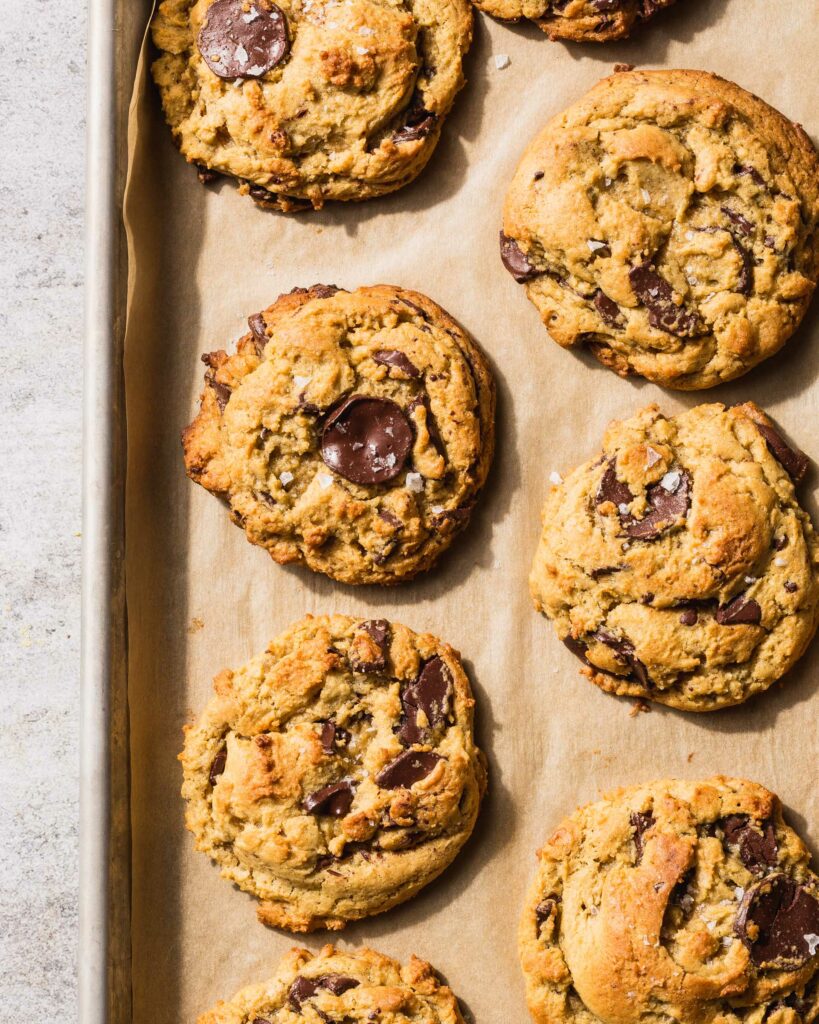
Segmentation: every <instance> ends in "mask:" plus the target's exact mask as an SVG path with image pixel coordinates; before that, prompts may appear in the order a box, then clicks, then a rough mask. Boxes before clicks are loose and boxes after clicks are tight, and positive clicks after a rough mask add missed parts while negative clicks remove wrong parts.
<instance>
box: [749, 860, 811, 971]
mask: <svg viewBox="0 0 819 1024" xmlns="http://www.w3.org/2000/svg"><path fill="white" fill-rule="evenodd" d="M734 932H735V933H736V934H737V936H738V937H739V938H740V939H741V940H742V942H743V943H744V944H745V946H746V947H747V948H748V951H749V953H750V955H751V960H753V962H754V963H755V964H756V965H757V966H758V967H763V968H765V967H768V968H770V967H776V968H785V969H791V970H792V969H796V968H798V967H801V966H802V964H804V963H806V962H807V961H808V960H809V959H810V957H811V954H810V945H809V943H808V939H807V936H808V935H816V934H819V900H817V899H816V897H815V896H813V895H812V894H811V893H809V892H808V890H807V889H806V888H805V887H804V886H803V885H800V884H799V883H798V882H795V881H794V880H793V879H791V878H788V877H787V875H783V874H779V873H777V874H773V875H768V877H767V878H763V879H762V880H761V881H759V882H755V883H754V885H752V886H751V887H750V888H749V889H748V890H747V891H746V893H745V895H744V896H743V897H742V902H741V903H740V905H739V911H738V913H737V918H736V921H735V922H734Z"/></svg>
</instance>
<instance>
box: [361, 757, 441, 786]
mask: <svg viewBox="0 0 819 1024" xmlns="http://www.w3.org/2000/svg"><path fill="white" fill-rule="evenodd" d="M440 760H442V758H441V757H440V755H438V754H434V753H433V752H432V751H431V750H406V751H404V753H403V754H399V755H398V757H396V758H395V760H394V761H390V763H389V764H388V765H387V766H386V767H384V768H382V769H381V771H380V772H379V773H378V775H376V777H375V781H376V784H377V785H379V786H380V787H381V788H382V789H409V787H410V786H412V785H413V783H415V782H420V781H421V779H425V778H426V777H427V775H429V773H430V772H431V771H432V770H433V768H434V767H435V765H436V764H438V762H439V761H440Z"/></svg>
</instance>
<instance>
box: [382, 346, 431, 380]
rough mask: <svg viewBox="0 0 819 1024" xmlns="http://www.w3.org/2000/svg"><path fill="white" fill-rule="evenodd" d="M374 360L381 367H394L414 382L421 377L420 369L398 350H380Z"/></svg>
mask: <svg viewBox="0 0 819 1024" xmlns="http://www.w3.org/2000/svg"><path fill="white" fill-rule="evenodd" d="M373 360H374V361H375V362H376V363H379V364H380V365H381V366H394V367H395V368H396V369H398V370H401V371H402V373H405V374H406V375H407V376H408V377H412V378H413V379H414V380H417V379H418V378H419V377H420V376H421V371H420V370H419V369H418V367H417V366H415V365H414V364H413V363H411V362H410V360H409V359H408V357H407V356H406V355H405V354H404V353H403V352H399V351H398V350H397V349H384V348H382V349H379V351H378V352H374V353H373Z"/></svg>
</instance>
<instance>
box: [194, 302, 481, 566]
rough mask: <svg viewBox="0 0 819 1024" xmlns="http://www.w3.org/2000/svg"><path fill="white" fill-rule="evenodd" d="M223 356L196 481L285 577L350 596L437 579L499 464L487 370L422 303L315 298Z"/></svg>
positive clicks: (275, 309)
mask: <svg viewBox="0 0 819 1024" xmlns="http://www.w3.org/2000/svg"><path fill="white" fill-rule="evenodd" d="M249 322H250V328H251V330H250V333H248V334H246V335H245V336H244V337H243V338H242V339H241V340H240V341H239V343H238V350H237V352H236V354H235V355H231V356H228V355H227V354H226V353H225V352H213V353H211V354H209V355H207V356H205V357H204V358H205V361H206V363H207V365H208V370H207V373H206V385H205V389H204V392H203V394H202V403H201V409H200V412H199V414H198V416H197V417H196V419H195V420H194V422H193V423H192V424H191V425H190V426H189V427H188V428H187V430H186V431H185V432H184V437H183V444H184V452H185V465H186V467H187V471H188V475H189V476H190V477H191V478H192V479H193V480H195V481H196V482H197V483H200V484H202V486H203V487H206V488H207V489H208V490H209V491H212V492H213V493H215V494H218V495H220V496H223V497H225V498H226V500H227V501H228V503H229V505H230V509H231V513H232V516H233V519H234V521H235V522H237V523H239V524H240V525H241V526H243V527H244V529H245V532H246V534H247V537H248V540H250V541H251V542H252V543H254V544H259V545H261V546H262V547H264V548H267V550H268V551H269V552H270V554H271V556H272V557H273V558H274V559H275V560H276V561H277V562H282V563H285V562H304V563H305V564H306V565H308V566H309V567H310V568H311V569H315V570H316V571H318V572H324V573H327V575H328V576H332V577H333V578H334V579H337V580H342V581H343V582H345V583H385V584H391V583H399V582H401V581H402V580H405V579H408V578H409V577H411V576H414V575H415V574H416V573H417V572H420V571H421V570H422V569H427V568H428V567H429V566H430V565H432V563H433V562H434V561H435V559H436V558H437V557H438V556H439V555H440V554H441V552H442V551H443V550H444V549H445V548H447V547H448V546H449V544H450V542H451V541H452V539H453V537H454V536H455V535H456V534H457V533H459V532H460V531H461V530H462V529H463V528H464V527H465V526H466V524H467V522H468V520H469V516H470V513H471V511H472V507H473V505H474V503H475V500H476V498H477V494H478V491H479V490H480V488H481V487H482V485H483V483H484V480H485V479H486V475H487V473H488V471H489V465H490V462H491V459H492V452H493V448H494V407H495V388H494V383H493V380H492V376H491V373H490V371H489V367H488V365H487V362H486V360H485V358H484V356H483V355H482V354H481V352H480V350H479V349H478V347H477V346H476V344H475V343H474V341H472V339H471V338H470V337H469V336H468V335H467V334H466V332H465V331H463V330H462V329H461V328H460V327H459V326H458V325H457V324H456V323H455V321H454V320H452V318H451V317H449V316H448V315H447V313H445V312H444V310H442V309H441V308H440V306H437V305H436V304H435V303H434V302H432V301H431V300H430V299H428V298H426V297H425V296H423V295H420V294H418V293H417V292H411V291H406V290H404V289H401V288H393V287H390V286H387V285H381V286H377V287H372V288H359V289H358V290H357V291H354V292H347V291H344V290H342V289H338V288H335V287H329V286H325V285H316V286H314V287H313V288H309V289H304V288H298V289H296V290H295V291H293V292H291V293H290V294H289V295H283V296H281V297H280V298H279V299H278V300H277V301H276V302H275V303H274V304H273V305H272V306H270V307H269V308H268V309H266V310H264V311H262V312H261V313H258V314H256V315H255V316H252V317H251V318H250V321H249Z"/></svg>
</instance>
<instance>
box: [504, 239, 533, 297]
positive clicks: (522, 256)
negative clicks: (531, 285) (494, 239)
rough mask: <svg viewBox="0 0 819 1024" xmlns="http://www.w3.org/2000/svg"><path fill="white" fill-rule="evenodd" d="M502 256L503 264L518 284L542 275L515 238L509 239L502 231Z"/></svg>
mask: <svg viewBox="0 0 819 1024" xmlns="http://www.w3.org/2000/svg"><path fill="white" fill-rule="evenodd" d="M500 255H501V263H503V265H504V266H505V267H506V269H507V270H508V271H509V273H510V274H511V275H512V277H514V279H515V280H516V281H517V282H518V284H523V282H524V281H530V280H531V279H532V278H533V277H537V276H538V274H539V273H540V271H539V270H538V269H537V267H534V266H532V264H531V263H530V262H529V259H528V257H527V256H526V253H525V252H524V251H523V249H521V247H520V246H519V245H518V243H517V242H516V241H515V240H514V238H509V236H508V235H505V234H504V233H503V232H502V231H501V233H500Z"/></svg>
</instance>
